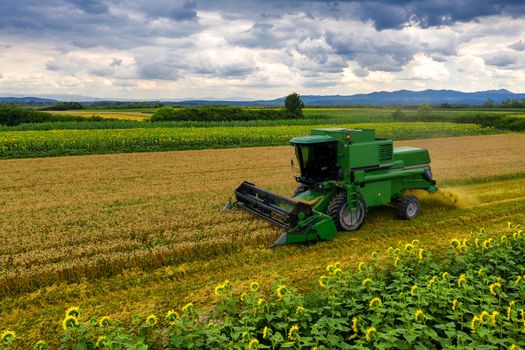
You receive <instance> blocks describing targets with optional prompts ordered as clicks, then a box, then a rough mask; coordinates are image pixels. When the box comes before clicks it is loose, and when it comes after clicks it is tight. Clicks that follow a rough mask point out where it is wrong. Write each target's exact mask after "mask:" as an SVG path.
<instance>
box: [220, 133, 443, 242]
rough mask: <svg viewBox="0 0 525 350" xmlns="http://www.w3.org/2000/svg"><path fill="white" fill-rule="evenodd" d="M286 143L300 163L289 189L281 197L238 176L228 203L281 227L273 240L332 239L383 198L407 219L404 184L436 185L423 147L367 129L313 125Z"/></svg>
mask: <svg viewBox="0 0 525 350" xmlns="http://www.w3.org/2000/svg"><path fill="white" fill-rule="evenodd" d="M290 144H291V145H292V146H293V147H294V148H295V155H296V158H297V162H298V163H299V168H300V175H298V176H296V177H295V180H296V181H297V182H298V184H299V185H298V187H297V189H296V190H295V192H294V194H293V195H292V196H291V197H290V198H288V197H283V196H280V195H277V194H273V193H271V192H269V191H266V190H263V189H259V188H257V187H256V186H255V185H254V184H252V183H249V182H243V183H242V184H241V185H240V186H239V187H238V188H237V189H236V190H235V197H236V202H235V203H234V204H233V205H229V206H228V207H229V208H232V207H238V208H241V209H244V210H246V211H248V212H250V213H252V214H254V215H255V216H257V217H259V218H263V219H265V220H267V221H269V222H270V223H272V224H274V225H276V226H279V227H281V228H282V229H283V230H284V232H283V234H282V235H281V236H280V237H279V239H277V241H276V242H275V243H274V244H273V245H280V244H285V243H299V242H309V241H316V240H327V239H333V238H334V237H335V235H336V234H337V231H354V230H357V229H359V228H360V227H361V226H362V225H363V223H364V221H365V218H366V214H367V211H368V209H369V208H373V207H377V206H381V205H385V204H388V203H395V204H397V216H398V217H399V218H400V219H403V220H410V219H413V218H415V217H416V216H417V214H418V213H419V211H420V202H419V200H418V198H416V197H415V196H413V195H405V192H406V190H408V189H416V188H418V189H424V190H427V191H429V192H435V191H436V190H437V187H436V182H435V181H434V180H433V179H432V171H431V169H430V165H429V164H430V157H429V154H428V151H427V150H426V149H424V148H415V147H396V148H394V147H393V142H392V140H388V139H381V138H376V135H375V130H373V129H346V128H324V129H313V130H312V132H311V135H310V136H300V137H294V138H292V139H291V140H290Z"/></svg>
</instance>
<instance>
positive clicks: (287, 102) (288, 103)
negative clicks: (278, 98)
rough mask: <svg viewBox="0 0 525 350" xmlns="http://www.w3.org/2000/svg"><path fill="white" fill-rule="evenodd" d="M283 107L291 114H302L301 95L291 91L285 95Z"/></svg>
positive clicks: (299, 115) (296, 115)
mask: <svg viewBox="0 0 525 350" xmlns="http://www.w3.org/2000/svg"><path fill="white" fill-rule="evenodd" d="M284 108H286V110H287V111H288V113H290V114H291V115H292V116H294V117H296V118H298V117H302V116H303V108H304V103H303V101H302V100H301V95H299V94H297V93H295V92H293V93H291V94H290V95H288V96H286V98H285V99H284Z"/></svg>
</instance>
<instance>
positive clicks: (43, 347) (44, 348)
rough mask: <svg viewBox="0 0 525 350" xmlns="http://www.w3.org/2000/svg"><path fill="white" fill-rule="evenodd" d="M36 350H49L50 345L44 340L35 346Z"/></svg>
mask: <svg viewBox="0 0 525 350" xmlns="http://www.w3.org/2000/svg"><path fill="white" fill-rule="evenodd" d="M33 349H34V350H48V349H49V345H47V343H46V342H45V341H43V340H39V341H37V342H36V344H35V346H34V347H33Z"/></svg>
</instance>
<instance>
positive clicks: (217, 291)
mask: <svg viewBox="0 0 525 350" xmlns="http://www.w3.org/2000/svg"><path fill="white" fill-rule="evenodd" d="M214 293H215V295H216V296H218V297H220V296H221V295H222V294H223V293H224V285H223V284H219V285H217V286H216V287H215V290H214Z"/></svg>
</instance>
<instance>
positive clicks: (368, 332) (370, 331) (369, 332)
mask: <svg viewBox="0 0 525 350" xmlns="http://www.w3.org/2000/svg"><path fill="white" fill-rule="evenodd" d="M376 332H377V329H376V327H370V328H368V329H367V330H366V333H365V334H366V336H365V338H366V341H368V342H369V341H372V335H373V334H374V333H376Z"/></svg>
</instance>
